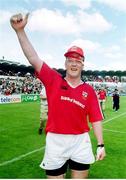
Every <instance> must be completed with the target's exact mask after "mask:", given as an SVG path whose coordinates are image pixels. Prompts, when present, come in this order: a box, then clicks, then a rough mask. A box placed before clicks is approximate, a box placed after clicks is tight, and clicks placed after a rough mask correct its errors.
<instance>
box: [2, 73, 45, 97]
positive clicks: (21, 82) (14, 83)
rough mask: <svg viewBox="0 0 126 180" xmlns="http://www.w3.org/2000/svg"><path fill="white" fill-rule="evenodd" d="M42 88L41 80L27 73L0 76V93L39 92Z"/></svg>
mask: <svg viewBox="0 0 126 180" xmlns="http://www.w3.org/2000/svg"><path fill="white" fill-rule="evenodd" d="M41 89H42V84H41V82H40V81H39V80H38V79H37V78H35V77H33V76H29V75H27V76H26V77H22V78H21V77H16V78H12V76H9V77H6V78H4V77H3V76H2V78H0V94H1V95H12V94H39V93H40V92H41Z"/></svg>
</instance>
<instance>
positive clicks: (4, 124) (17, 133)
mask: <svg viewBox="0 0 126 180" xmlns="http://www.w3.org/2000/svg"><path fill="white" fill-rule="evenodd" d="M39 108H40V105H39V103H22V104H20V103H19V104H3V105H0V178H9V179H15V178H20V179H22V178H23V179H25V178H26V179H32V178H34V179H40V178H43V179H44V178H46V175H45V172H44V171H43V170H42V169H41V168H40V167H39V164H40V162H41V160H42V157H43V154H44V146H45V135H44V134H43V135H38V127H39V110H40V109H39ZM104 113H105V120H104V121H103V130H104V131H103V133H104V141H105V147H106V153H107V156H106V158H105V159H104V160H103V161H98V162H96V163H94V164H93V165H91V168H90V172H89V178H91V179H96V178H97V179H98V178H99V179H121V178H123V179H124V178H126V171H125V167H126V97H121V99H120V110H119V111H118V112H114V111H113V110H112V99H111V97H108V99H107V102H106V110H105V112H104ZM90 136H91V140H92V144H93V150H94V153H95V150H96V140H95V138H94V135H93V132H92V130H91V131H90ZM69 177H70V176H69V172H68V173H67V178H69Z"/></svg>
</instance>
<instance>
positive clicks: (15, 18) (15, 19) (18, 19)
mask: <svg viewBox="0 0 126 180" xmlns="http://www.w3.org/2000/svg"><path fill="white" fill-rule="evenodd" d="M28 16H29V13H27V14H26V15H25V17H24V20H26V21H27V19H28ZM10 21H11V22H12V23H19V22H21V21H23V15H22V14H21V13H19V14H16V15H13V16H12V17H11V19H10Z"/></svg>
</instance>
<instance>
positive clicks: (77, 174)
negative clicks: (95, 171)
mask: <svg viewBox="0 0 126 180" xmlns="http://www.w3.org/2000/svg"><path fill="white" fill-rule="evenodd" d="M71 176H72V177H71V178H72V179H86V178H87V177H88V170H84V171H77V170H71Z"/></svg>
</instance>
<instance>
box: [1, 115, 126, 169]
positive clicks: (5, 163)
mask: <svg viewBox="0 0 126 180" xmlns="http://www.w3.org/2000/svg"><path fill="white" fill-rule="evenodd" d="M125 114H126V112H125V113H122V114H120V115H118V116H116V117H113V118H111V119H108V120H106V121H104V122H103V123H104V124H105V123H107V122H109V121H112V120H113V119H117V118H118V117H121V116H123V115H125ZM44 148H45V146H44V147H41V148H39V149H35V150H34V151H31V152H29V153H26V154H22V155H20V156H18V157H16V158H13V159H11V160H9V161H4V162H3V163H1V164H0V166H5V165H7V164H11V163H13V162H15V161H19V160H20V159H22V158H23V157H26V156H28V155H30V154H33V153H36V152H38V151H41V150H43V149H44Z"/></svg>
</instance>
